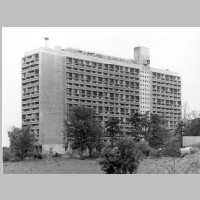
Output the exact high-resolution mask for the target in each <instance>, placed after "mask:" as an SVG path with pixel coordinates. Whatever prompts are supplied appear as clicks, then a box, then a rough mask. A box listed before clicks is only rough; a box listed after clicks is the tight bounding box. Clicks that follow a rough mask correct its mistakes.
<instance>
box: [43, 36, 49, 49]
mask: <svg viewBox="0 0 200 200" xmlns="http://www.w3.org/2000/svg"><path fill="white" fill-rule="evenodd" d="M44 40H45V47H46V48H49V38H48V37H44Z"/></svg>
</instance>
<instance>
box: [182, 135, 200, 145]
mask: <svg viewBox="0 0 200 200" xmlns="http://www.w3.org/2000/svg"><path fill="white" fill-rule="evenodd" d="M195 143H200V136H183V146H184V147H189V146H191V145H193V144H195Z"/></svg>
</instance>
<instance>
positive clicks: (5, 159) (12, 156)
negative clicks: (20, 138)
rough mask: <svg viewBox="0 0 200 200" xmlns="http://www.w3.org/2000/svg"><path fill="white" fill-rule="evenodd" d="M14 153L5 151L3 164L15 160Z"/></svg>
mask: <svg viewBox="0 0 200 200" xmlns="http://www.w3.org/2000/svg"><path fill="white" fill-rule="evenodd" d="M14 157H15V155H14V153H12V152H10V151H3V162H7V161H10V159H11V158H14Z"/></svg>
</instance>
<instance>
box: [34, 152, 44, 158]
mask: <svg viewBox="0 0 200 200" xmlns="http://www.w3.org/2000/svg"><path fill="white" fill-rule="evenodd" d="M33 158H34V159H42V154H39V153H34V154H33Z"/></svg>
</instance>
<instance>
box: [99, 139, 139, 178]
mask: <svg viewBox="0 0 200 200" xmlns="http://www.w3.org/2000/svg"><path fill="white" fill-rule="evenodd" d="M102 155H103V157H104V159H103V160H102V161H100V163H99V164H100V165H101V166H102V170H103V171H105V172H106V173H107V174H132V173H136V172H137V169H138V167H139V164H140V159H141V157H142V153H141V151H140V150H139V149H138V148H137V147H136V144H135V142H133V141H131V140H128V139H124V140H121V141H120V142H119V143H117V144H116V145H115V147H114V148H111V147H110V146H107V147H105V148H104V150H103V154H102Z"/></svg>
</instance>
